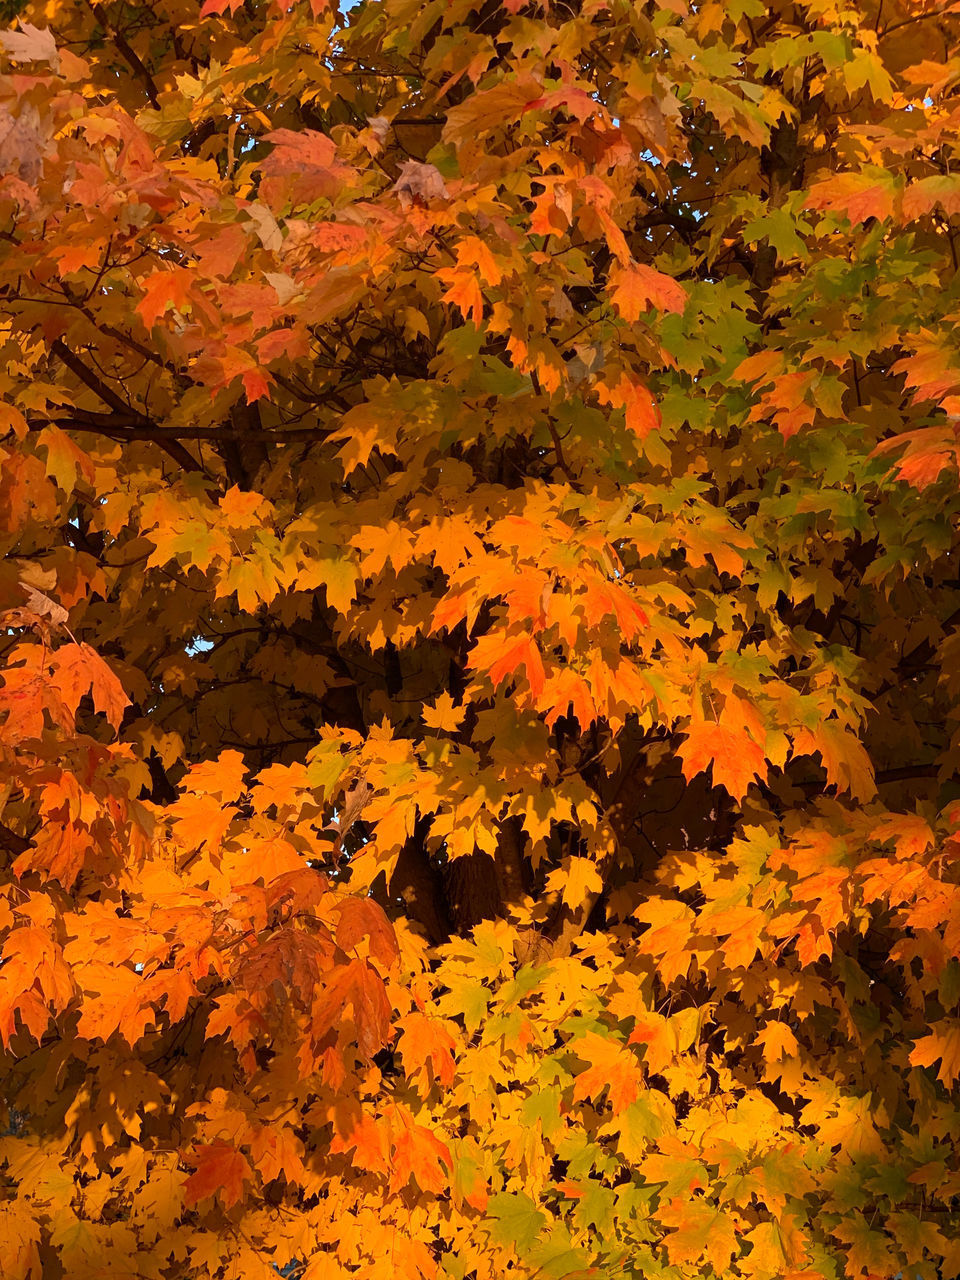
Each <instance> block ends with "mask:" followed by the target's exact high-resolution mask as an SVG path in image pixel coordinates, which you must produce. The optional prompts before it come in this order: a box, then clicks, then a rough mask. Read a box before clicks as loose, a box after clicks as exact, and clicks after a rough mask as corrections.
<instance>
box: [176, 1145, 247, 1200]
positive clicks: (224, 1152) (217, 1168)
mask: <svg viewBox="0 0 960 1280" xmlns="http://www.w3.org/2000/svg"><path fill="white" fill-rule="evenodd" d="M187 1159H188V1160H189V1162H190V1164H193V1165H195V1166H196V1168H195V1170H194V1172H193V1173H192V1174H191V1175H190V1177H189V1178H187V1180H186V1183H185V1184H184V1199H185V1202H186V1205H187V1207H188V1208H193V1207H194V1206H195V1205H197V1204H199V1203H200V1201H201V1200H205V1199H207V1197H208V1196H216V1197H217V1198H218V1200H220V1202H221V1204H222V1205H223V1207H224V1208H225V1209H230V1208H232V1207H233V1205H235V1204H239V1203H240V1200H241V1199H242V1198H243V1184H244V1182H246V1181H252V1179H253V1170H252V1169H251V1167H250V1162H249V1161H248V1159H247V1157H246V1156H245V1155H244V1154H243V1152H242V1151H238V1150H237V1149H236V1147H234V1146H232V1145H231V1144H230V1143H227V1142H214V1143H209V1144H201V1145H199V1146H196V1147H194V1148H193V1150H192V1151H191V1152H190V1153H189V1155H188V1156H187Z"/></svg>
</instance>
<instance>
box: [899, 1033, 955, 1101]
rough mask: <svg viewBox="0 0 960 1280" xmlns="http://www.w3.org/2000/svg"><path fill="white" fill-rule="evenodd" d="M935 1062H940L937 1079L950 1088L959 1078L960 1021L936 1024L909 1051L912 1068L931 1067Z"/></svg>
mask: <svg viewBox="0 0 960 1280" xmlns="http://www.w3.org/2000/svg"><path fill="white" fill-rule="evenodd" d="M937 1061H939V1062H940V1070H939V1071H938V1072H937V1079H938V1080H942V1081H943V1083H944V1084H945V1085H947V1087H948V1088H950V1087H951V1086H952V1085H953V1082H954V1081H955V1080H956V1079H958V1077H960V1019H956V1018H947V1019H944V1020H943V1021H941V1022H938V1023H937V1024H936V1025H935V1026H934V1028H933V1030H932V1031H931V1032H930V1033H929V1034H928V1035H925V1036H921V1037H920V1039H919V1040H917V1041H916V1043H915V1044H914V1046H913V1048H912V1049H911V1051H910V1063H911V1065H912V1066H914V1067H932V1066H933V1064H934V1063H935V1062H937Z"/></svg>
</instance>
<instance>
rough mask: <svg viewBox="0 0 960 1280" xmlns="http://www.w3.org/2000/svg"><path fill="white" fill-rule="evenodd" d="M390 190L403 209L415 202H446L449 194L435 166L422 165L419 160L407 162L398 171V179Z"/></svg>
mask: <svg viewBox="0 0 960 1280" xmlns="http://www.w3.org/2000/svg"><path fill="white" fill-rule="evenodd" d="M392 190H393V191H395V192H396V193H397V197H398V199H399V201H400V203H401V205H403V207H404V209H409V208H410V206H411V205H412V204H414V203H415V202H416V201H420V202H422V203H423V204H426V203H427V202H428V201H430V200H447V199H449V193H448V192H447V188H446V184H445V183H444V181H443V176H442V174H441V173H440V170H439V169H438V168H437V166H436V165H433V164H423V163H421V162H420V161H419V160H407V161H406V162H405V163H404V164H403V166H402V167H401V169H400V177H399V178H398V179H397V180H396V182H395V183H394V184H393V187H392Z"/></svg>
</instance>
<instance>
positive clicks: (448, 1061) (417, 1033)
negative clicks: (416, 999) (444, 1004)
mask: <svg viewBox="0 0 960 1280" xmlns="http://www.w3.org/2000/svg"><path fill="white" fill-rule="evenodd" d="M451 1025H452V1024H449V1023H447V1022H446V1021H445V1020H443V1019H439V1018H432V1017H429V1016H428V1015H427V1014H424V1013H420V1012H419V1011H418V1010H414V1011H413V1012H412V1013H409V1014H407V1016H406V1017H405V1018H402V1019H400V1020H399V1022H398V1026H399V1027H400V1029H401V1031H402V1033H403V1035H402V1037H401V1040H400V1052H401V1055H402V1057H403V1064H404V1071H405V1072H406V1074H407V1075H408V1076H409V1077H410V1078H411V1079H413V1078H416V1077H417V1076H421V1077H423V1078H424V1084H425V1087H426V1088H427V1089H429V1087H430V1085H431V1084H432V1082H433V1081H434V1080H436V1081H437V1082H438V1083H439V1084H441V1085H443V1086H444V1087H445V1088H446V1087H448V1086H449V1085H451V1084H452V1083H453V1078H454V1073H455V1071H456V1063H455V1061H454V1050H455V1048H456V1041H455V1040H454V1038H453V1036H452V1035H451Z"/></svg>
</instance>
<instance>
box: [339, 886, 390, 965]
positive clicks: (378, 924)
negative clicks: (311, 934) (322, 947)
mask: <svg viewBox="0 0 960 1280" xmlns="http://www.w3.org/2000/svg"><path fill="white" fill-rule="evenodd" d="M335 936H336V939H337V945H338V946H340V947H343V949H344V951H352V950H353V948H354V947H355V946H356V945H357V943H358V942H359V941H360V939H361V938H368V939H369V947H370V954H371V955H372V956H374V957H375V958H376V959H377V960H379V961H380V963H381V964H382V965H383V966H384V967H385V968H387V969H389V968H390V967H391V965H393V964H395V963H396V962H397V960H399V958H400V948H399V947H398V946H397V937H396V934H395V933H394V931H393V926H392V925H391V923H390V921H389V920H388V919H387V917H386V916H385V915H384V914H383V908H382V907H379V906H378V905H377V904H376V903H375V902H372V901H371V900H370V899H369V898H354V897H350V898H345V899H344V901H343V902H342V903H341V904H340V918H339V920H338V921H337V931H336V935H335Z"/></svg>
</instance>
